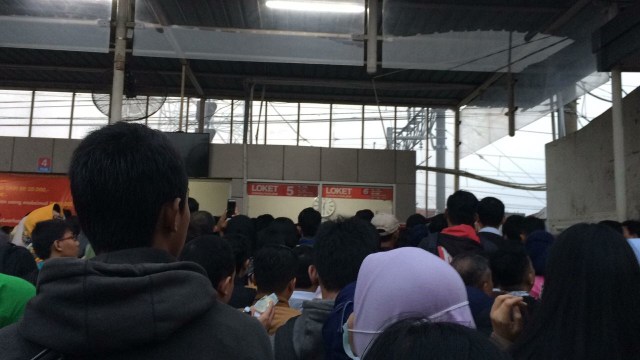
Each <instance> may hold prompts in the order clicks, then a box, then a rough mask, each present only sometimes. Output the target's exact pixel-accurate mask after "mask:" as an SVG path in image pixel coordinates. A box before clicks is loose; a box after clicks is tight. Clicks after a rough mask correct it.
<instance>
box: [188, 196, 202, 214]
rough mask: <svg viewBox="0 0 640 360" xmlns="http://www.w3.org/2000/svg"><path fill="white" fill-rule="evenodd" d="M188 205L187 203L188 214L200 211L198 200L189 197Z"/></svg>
mask: <svg viewBox="0 0 640 360" xmlns="http://www.w3.org/2000/svg"><path fill="white" fill-rule="evenodd" d="M187 201H188V203H189V212H191V213H194V212H196V211H199V210H200V203H199V202H198V200H196V199H194V198H192V197H189V199H187Z"/></svg>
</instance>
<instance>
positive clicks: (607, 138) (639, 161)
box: [546, 89, 640, 231]
mask: <svg viewBox="0 0 640 360" xmlns="http://www.w3.org/2000/svg"><path fill="white" fill-rule="evenodd" d="M623 114H624V128H625V161H626V176H627V179H626V180H627V216H628V218H630V219H638V218H640V181H639V180H640V141H638V136H639V135H640V89H636V90H635V91H633V92H632V93H631V94H629V95H628V96H626V97H625V98H624V101H623ZM612 141H613V135H612V124H611V110H608V111H606V112H605V113H603V114H602V115H600V116H599V117H598V118H596V119H594V120H593V121H591V123H589V124H588V125H587V126H585V127H584V128H582V129H581V130H580V131H578V132H576V133H573V134H570V135H568V136H567V137H565V138H563V139H560V140H557V141H554V142H552V143H549V144H547V146H546V159H547V160H546V164H547V216H548V219H549V220H548V223H549V225H550V226H551V228H552V229H553V230H556V231H559V230H562V229H564V228H566V227H568V226H570V225H572V224H575V223H577V222H582V221H587V222H594V221H600V220H605V219H613V220H616V217H617V216H616V205H615V190H614V181H613V145H612Z"/></svg>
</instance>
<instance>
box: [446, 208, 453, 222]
mask: <svg viewBox="0 0 640 360" xmlns="http://www.w3.org/2000/svg"><path fill="white" fill-rule="evenodd" d="M444 218H445V220H447V226H452V225H453V224H452V223H451V220H450V219H449V209H444Z"/></svg>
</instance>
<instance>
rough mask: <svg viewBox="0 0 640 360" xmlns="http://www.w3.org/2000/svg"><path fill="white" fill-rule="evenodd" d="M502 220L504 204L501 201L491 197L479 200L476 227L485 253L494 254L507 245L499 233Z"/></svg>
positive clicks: (503, 218)
mask: <svg viewBox="0 0 640 360" xmlns="http://www.w3.org/2000/svg"><path fill="white" fill-rule="evenodd" d="M504 220H505V217H504V203H503V202H502V201H500V200H499V199H496V198H494V197H491V196H487V197H486V198H484V199H482V200H480V202H479V203H478V221H477V222H476V226H477V228H478V237H480V242H481V243H482V246H484V251H485V253H494V252H496V251H497V250H498V249H499V248H502V247H504V246H506V245H507V241H506V240H505V239H504V237H503V236H502V232H501V231H500V226H501V225H502V223H504Z"/></svg>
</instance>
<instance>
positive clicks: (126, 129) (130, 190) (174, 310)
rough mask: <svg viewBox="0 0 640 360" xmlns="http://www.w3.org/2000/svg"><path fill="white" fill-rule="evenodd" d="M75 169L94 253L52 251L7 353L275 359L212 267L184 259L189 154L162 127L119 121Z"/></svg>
mask: <svg viewBox="0 0 640 360" xmlns="http://www.w3.org/2000/svg"><path fill="white" fill-rule="evenodd" d="M69 179H70V183H71V192H72V195H73V199H74V205H75V208H76V211H77V213H78V218H79V220H80V224H81V226H82V229H83V230H84V231H85V233H86V234H87V237H88V238H89V241H90V243H91V245H92V247H93V249H94V250H95V251H96V254H97V257H96V258H95V259H94V260H80V259H70V258H66V259H52V260H50V261H49V262H47V263H46V264H45V265H44V267H43V268H42V270H41V272H40V278H39V282H38V294H37V295H36V297H35V298H33V299H32V301H30V302H29V304H28V305H27V307H26V310H25V312H24V317H23V319H22V320H21V321H20V322H19V323H17V324H14V325H12V326H9V327H7V328H4V329H2V330H0V354H2V358H3V359H7V360H8V359H31V358H33V357H34V356H36V355H37V354H40V353H49V354H53V355H54V356H55V357H59V356H62V355H65V356H68V357H70V358H83V359H87V358H90V359H232V358H234V359H271V358H273V355H272V354H271V347H270V343H269V339H268V337H267V334H266V332H265V330H264V329H263V328H262V327H261V326H260V324H259V323H258V321H256V320H255V319H252V318H251V317H249V316H247V315H244V314H242V313H240V312H238V311H237V310H235V309H233V308H231V307H229V306H227V305H225V304H223V303H221V302H219V301H218V300H216V298H215V290H214V289H213V287H212V286H211V283H210V281H209V279H208V278H207V275H206V273H205V271H204V270H203V269H202V268H201V267H200V266H198V265H196V264H194V263H190V262H176V261H175V257H176V256H177V255H178V254H179V253H180V251H181V250H182V247H183V246H184V241H185V236H186V232H187V227H188V224H189V208H188V206H187V197H188V189H187V184H188V183H187V180H188V179H187V175H186V171H185V169H184V164H183V162H182V160H181V158H180V156H179V155H178V153H177V152H176V150H175V149H174V148H173V146H172V145H171V143H170V142H169V140H168V138H167V137H166V136H165V135H163V134H162V133H160V132H158V131H154V130H150V129H149V128H147V127H145V126H142V125H137V124H126V123H117V124H115V125H109V126H106V127H104V128H102V129H100V130H98V131H95V132H93V133H91V134H90V135H88V136H87V137H86V138H85V139H84V141H83V142H82V143H81V144H80V145H79V146H78V148H77V149H76V150H75V152H74V154H73V158H72V161H71V166H70V169H69Z"/></svg>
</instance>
